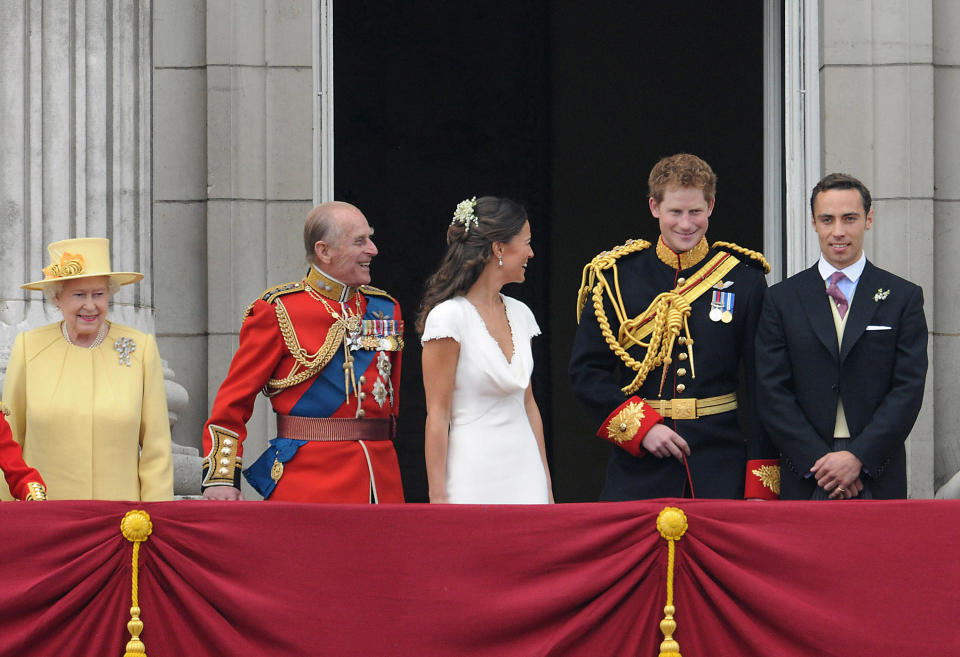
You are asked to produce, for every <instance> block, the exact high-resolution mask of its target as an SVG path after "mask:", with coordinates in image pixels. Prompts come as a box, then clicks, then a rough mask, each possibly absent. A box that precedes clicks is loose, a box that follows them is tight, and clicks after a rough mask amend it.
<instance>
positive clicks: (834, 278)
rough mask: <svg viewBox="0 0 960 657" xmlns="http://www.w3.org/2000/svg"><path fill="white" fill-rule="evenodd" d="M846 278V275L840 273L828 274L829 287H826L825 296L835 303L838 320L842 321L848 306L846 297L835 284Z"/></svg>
mask: <svg viewBox="0 0 960 657" xmlns="http://www.w3.org/2000/svg"><path fill="white" fill-rule="evenodd" d="M846 277H847V275H846V274H844V273H843V272H842V271H835V272H833V273H832V274H830V278H829V280H830V285H828V286H827V294H828V295H829V296H831V297H832V298H833V300H834V301H836V302H837V312H838V313H840V319H843V316H844V315H846V314H847V307H848V306H849V305H850V304H849V303H848V302H847V297H846V296H844V294H843V292H841V291H840V288H839V287H837V283H839V282H840V281H842V280H843V279H845V278H846Z"/></svg>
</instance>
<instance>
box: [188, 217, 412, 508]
mask: <svg viewBox="0 0 960 657" xmlns="http://www.w3.org/2000/svg"><path fill="white" fill-rule="evenodd" d="M372 236H373V229H372V228H370V225H369V224H368V223H367V220H366V218H365V217H364V216H363V214H362V213H361V212H360V210H358V209H357V208H356V207H354V206H352V205H350V204H349V203H341V202H336V201H335V202H331V203H324V204H322V205H319V206H317V207H316V208H314V209H313V210H311V211H310V214H309V215H307V220H306V224H305V226H304V245H305V247H306V252H307V260H308V261H309V263H310V270H309V271H308V272H307V275H306V276H305V277H304V279H303V280H301V281H295V282H292V283H286V284H283V285H278V286H276V287H273V288H271V289H269V290H267V291H266V292H265V293H264V294H263V296H262V297H261V298H259V299H257V300H256V301H254V302H253V303H252V304H250V306H249V307H248V308H247V310H246V313H245V315H244V321H243V326H242V327H241V329H240V345H239V347H238V348H237V352H236V354H235V355H234V357H233V361H232V362H231V363H230V370H229V372H228V373H227V378H226V379H225V380H224V382H223V385H221V386H220V390H219V392H218V393H217V397H216V400H215V401H214V404H213V410H212V411H211V413H210V418H209V420H207V423H206V425H205V426H204V430H203V446H204V453H205V454H206V457H205V459H204V464H203V482H202V483H203V487H204V492H203V496H204V498H206V499H243V496H242V494H241V493H240V471H241V469H242V464H243V440H244V438H245V436H246V422H247V420H249V419H250V415H251V413H252V412H253V404H254V400H255V398H256V395H257V393H258V392H259V391H261V390H262V391H263V393H264V394H265V395H266V396H267V397H269V398H270V401H271V403H272V405H273V410H274V411H275V412H276V413H277V437H276V438H274V439H273V440H271V441H270V444H269V447H268V448H267V450H266V451H265V452H264V453H263V454H262V455H260V457H259V458H258V459H257V460H256V461H255V462H254V463H253V464H252V465H250V466H249V467H247V468H246V469H243V474H244V476H245V477H246V478H247V481H249V482H250V484H251V485H252V486H253V487H254V488H255V489H256V490H257V491H258V492H259V493H260V494H262V495H263V496H264V498H267V499H271V500H286V501H300V502H340V503H354V504H365V503H368V502H369V503H380V502H403V488H402V486H401V481H400V468H399V465H398V463H397V455H396V452H395V451H394V448H393V436H394V428H395V426H396V417H397V411H398V408H399V399H398V393H399V390H400V356H401V353H402V352H401V350H402V349H403V320H402V319H401V316H400V305H399V304H398V303H397V302H396V301H395V300H394V299H393V298H392V297H391V296H390V295H388V294H387V293H386V292H384V291H383V290H379V289H377V288H375V287H372V286H371V285H369V283H370V261H371V260H372V259H373V257H374V256H375V255H377V247H376V246H375V245H374V243H373V240H372V239H371V237H372Z"/></svg>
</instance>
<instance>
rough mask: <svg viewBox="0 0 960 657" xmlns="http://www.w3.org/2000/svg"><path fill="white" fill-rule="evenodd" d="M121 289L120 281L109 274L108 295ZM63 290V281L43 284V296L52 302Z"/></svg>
mask: <svg viewBox="0 0 960 657" xmlns="http://www.w3.org/2000/svg"><path fill="white" fill-rule="evenodd" d="M119 289H120V282H119V281H118V280H117V279H116V278H115V277H113V276H107V295H108V296H111V297H112V296H113V295H114V294H115V293H116V292H117V290H119ZM61 292H63V281H55V282H53V283H48V284H46V285H44V286H43V296H44V298H45V299H46V300H47V301H49V302H50V303H54V302H55V301H56V300H57V295H58V294H60V293H61Z"/></svg>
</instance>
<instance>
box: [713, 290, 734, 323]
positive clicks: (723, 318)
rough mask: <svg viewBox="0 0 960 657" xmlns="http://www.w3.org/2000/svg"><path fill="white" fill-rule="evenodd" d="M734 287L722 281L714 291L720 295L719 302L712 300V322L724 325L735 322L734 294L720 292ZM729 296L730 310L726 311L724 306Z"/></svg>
mask: <svg viewBox="0 0 960 657" xmlns="http://www.w3.org/2000/svg"><path fill="white" fill-rule="evenodd" d="M731 285H733V283H732V282H728V283H724V282H723V281H721V282H720V283H717V284H716V285H715V286H714V289H716V290H718V294H719V295H720V299H719V300H713V299H711V300H710V315H709V317H710V321H711V322H723V323H724V324H729V323H730V322H732V321H733V310H732V309H733V292H720V291H719V290H724V289H726V288H728V287H730V286H731ZM727 295H729V298H730V301H731V303H730V310H725V309H724V306H725V305H726V304H725V301H726V299H727Z"/></svg>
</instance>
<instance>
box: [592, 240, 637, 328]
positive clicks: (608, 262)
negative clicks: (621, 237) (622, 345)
mask: <svg viewBox="0 0 960 657" xmlns="http://www.w3.org/2000/svg"><path fill="white" fill-rule="evenodd" d="M649 248H650V242H647V241H646V240H627V241H626V242H624V243H623V244H621V245H620V246H615V247H614V248H612V249H611V250H609V251H604V252H602V253H600V254H598V255H596V256H595V257H594V258H593V260H591V261H590V262H589V263H587V264H586V266H584V268H583V274H582V275H581V276H580V292H579V293H578V294H577V323H578V324H579V323H580V313H582V312H583V307H584V306H585V305H586V303H587V299H588V298H589V296H590V291H591V290H592V289H593V287H594V282H595V281H596V280H597V278H601V279H602V278H603V274H602V273H601V272H602V271H603V270H604V269H610V268H613V271H614V274H613V275H614V281H615V282H616V277H617V273H616V271H617V269H616V265H617V258H621V257H623V256H625V255H628V254H630V253H634V252H636V251H643V250H644V249H649ZM604 284H606V281H604ZM617 289H618V290H619V287H618V288H617ZM618 301H619V303H614V307H615V308H616V309H617V311H618V312H620V311H621V309H622V308H623V300H622V299H619V292H618Z"/></svg>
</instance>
